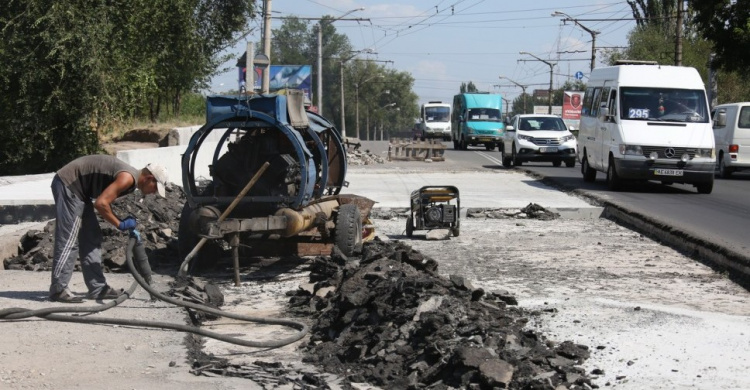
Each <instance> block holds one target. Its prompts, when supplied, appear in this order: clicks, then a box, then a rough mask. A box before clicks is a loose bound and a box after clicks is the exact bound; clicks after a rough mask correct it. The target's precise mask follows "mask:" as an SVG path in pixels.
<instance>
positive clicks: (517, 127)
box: [500, 114, 578, 167]
mask: <svg viewBox="0 0 750 390" xmlns="http://www.w3.org/2000/svg"><path fill="white" fill-rule="evenodd" d="M577 145H578V143H577V141H576V137H575V136H574V135H573V133H571V132H570V130H568V128H567V126H565V122H564V121H563V120H562V118H560V117H559V116H557V115H535V114H523V115H516V116H514V117H513V118H511V119H510V121H509V122H508V124H507V125H506V126H505V136H504V137H503V142H502V144H501V145H500V153H502V154H503V166H504V167H509V166H510V165H511V163H512V164H513V165H515V166H520V165H521V164H523V163H524V162H527V161H547V162H551V163H552V165H554V166H556V167H559V166H560V165H562V163H563V162H565V166H566V167H573V166H575V165H576V149H577V147H578V146H577Z"/></svg>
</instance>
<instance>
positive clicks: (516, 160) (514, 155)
mask: <svg viewBox="0 0 750 390" xmlns="http://www.w3.org/2000/svg"><path fill="white" fill-rule="evenodd" d="M512 159H513V165H514V166H517V167H520V166H521V165H523V161H521V160H519V159H518V156H516V145H513V157H512Z"/></svg>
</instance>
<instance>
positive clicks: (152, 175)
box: [138, 164, 169, 198]
mask: <svg viewBox="0 0 750 390" xmlns="http://www.w3.org/2000/svg"><path fill="white" fill-rule="evenodd" d="M168 180H169V174H167V169H166V168H164V167H163V166H161V165H159V164H148V165H146V167H145V168H143V169H142V170H141V177H140V178H138V189H139V190H140V191H141V192H143V193H144V194H146V195H148V194H153V193H158V194H159V196H161V197H162V198H165V197H166V193H165V187H166V185H167V181H168Z"/></svg>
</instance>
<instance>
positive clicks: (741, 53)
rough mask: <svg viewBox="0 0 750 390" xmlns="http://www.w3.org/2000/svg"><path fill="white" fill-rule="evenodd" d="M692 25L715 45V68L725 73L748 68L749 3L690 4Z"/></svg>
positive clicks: (702, 0) (714, 0)
mask: <svg viewBox="0 0 750 390" xmlns="http://www.w3.org/2000/svg"><path fill="white" fill-rule="evenodd" d="M690 6H691V7H692V8H693V9H694V10H695V16H694V18H693V21H694V22H695V24H696V25H697V27H698V30H699V31H700V32H701V33H702V34H703V36H704V37H705V38H706V39H708V40H709V41H711V42H712V43H713V45H714V52H715V55H716V56H715V58H714V64H715V65H716V66H718V67H720V68H722V69H724V70H727V71H742V72H745V71H746V70H747V68H748V67H750V0H692V1H691V2H690Z"/></svg>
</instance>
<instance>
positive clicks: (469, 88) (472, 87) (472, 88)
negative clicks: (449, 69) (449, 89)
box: [459, 81, 479, 93]
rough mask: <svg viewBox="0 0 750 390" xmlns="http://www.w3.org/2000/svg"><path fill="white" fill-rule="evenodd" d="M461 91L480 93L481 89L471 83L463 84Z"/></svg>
mask: <svg viewBox="0 0 750 390" xmlns="http://www.w3.org/2000/svg"><path fill="white" fill-rule="evenodd" d="M459 91H460V92H461V93H472V92H479V89H478V88H477V86H476V85H474V82H473V81H469V83H468V84H467V83H461V87H459Z"/></svg>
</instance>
